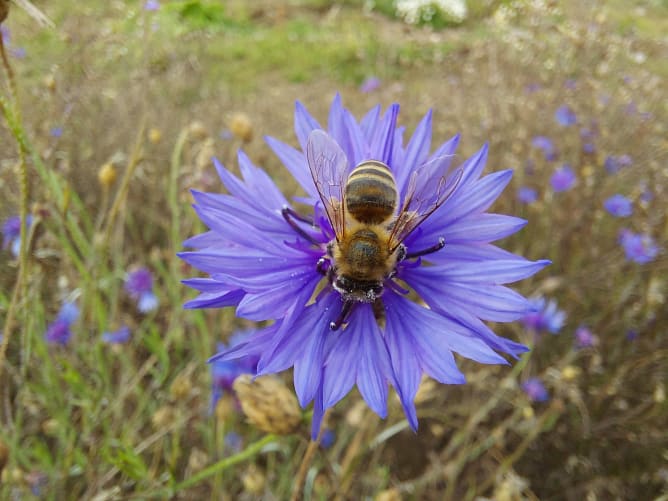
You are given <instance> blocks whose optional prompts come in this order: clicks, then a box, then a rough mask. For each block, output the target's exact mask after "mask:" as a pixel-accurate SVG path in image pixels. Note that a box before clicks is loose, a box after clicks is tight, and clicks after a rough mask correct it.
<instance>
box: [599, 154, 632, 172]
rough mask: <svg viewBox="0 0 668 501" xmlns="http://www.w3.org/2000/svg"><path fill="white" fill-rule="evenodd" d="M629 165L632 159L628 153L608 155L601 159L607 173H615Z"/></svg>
mask: <svg viewBox="0 0 668 501" xmlns="http://www.w3.org/2000/svg"><path fill="white" fill-rule="evenodd" d="M631 165H633V160H631V157H630V156H628V155H619V156H613V155H608V156H607V157H605V160H604V161H603V167H605V170H606V171H607V172H608V174H615V173H617V172H619V171H620V170H622V168H624V167H630V166H631Z"/></svg>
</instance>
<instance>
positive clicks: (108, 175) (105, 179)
mask: <svg viewBox="0 0 668 501" xmlns="http://www.w3.org/2000/svg"><path fill="white" fill-rule="evenodd" d="M97 180H98V182H99V183H100V185H101V186H102V188H104V189H105V190H106V189H109V188H110V187H111V186H112V185H113V184H114V183H115V182H116V167H114V164H112V163H109V162H107V163H106V164H104V165H103V166H102V167H100V170H99V171H97Z"/></svg>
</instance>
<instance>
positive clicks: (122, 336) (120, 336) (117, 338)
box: [102, 326, 130, 344]
mask: <svg viewBox="0 0 668 501" xmlns="http://www.w3.org/2000/svg"><path fill="white" fill-rule="evenodd" d="M129 340H130V329H129V328H128V327H126V326H123V327H121V328H120V329H118V330H117V331H112V332H104V333H102V341H104V342H105V343H109V344H123V343H127V342H128V341H129Z"/></svg>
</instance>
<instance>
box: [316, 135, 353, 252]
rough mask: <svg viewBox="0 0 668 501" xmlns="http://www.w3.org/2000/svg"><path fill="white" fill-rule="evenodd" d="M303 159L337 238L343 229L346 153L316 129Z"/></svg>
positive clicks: (342, 232) (339, 238)
mask: <svg viewBox="0 0 668 501" xmlns="http://www.w3.org/2000/svg"><path fill="white" fill-rule="evenodd" d="M306 160H307V161H308V166H309V169H310V170H311V176H313V182H314V183H315V187H316V189H317V190H318V194H319V195H320V200H322V203H323V205H324V206H325V212H326V213H327V217H328V218H329V222H330V223H331V225H332V228H333V229H334V233H335V235H336V240H337V241H340V240H341V238H343V234H344V230H345V219H344V211H345V200H344V198H343V190H344V188H345V182H346V179H347V173H348V172H347V171H348V159H347V158H346V154H345V153H344V152H343V150H342V149H341V148H340V147H339V145H338V144H336V141H334V140H333V139H332V138H331V137H329V135H327V133H326V132H324V131H322V130H319V129H317V130H314V131H313V132H311V134H309V137H308V143H307V144H306Z"/></svg>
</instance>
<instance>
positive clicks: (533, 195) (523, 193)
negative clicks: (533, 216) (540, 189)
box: [517, 186, 538, 204]
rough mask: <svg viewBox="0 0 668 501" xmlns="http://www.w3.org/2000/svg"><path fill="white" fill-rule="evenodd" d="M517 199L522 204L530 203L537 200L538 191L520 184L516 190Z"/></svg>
mask: <svg viewBox="0 0 668 501" xmlns="http://www.w3.org/2000/svg"><path fill="white" fill-rule="evenodd" d="M517 199H518V200H519V201H520V202H522V203H523V204H532V203H534V202H535V201H536V200H538V193H537V192H536V190H534V189H533V188H529V187H528V186H521V187H520V188H519V189H518V190H517Z"/></svg>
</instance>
